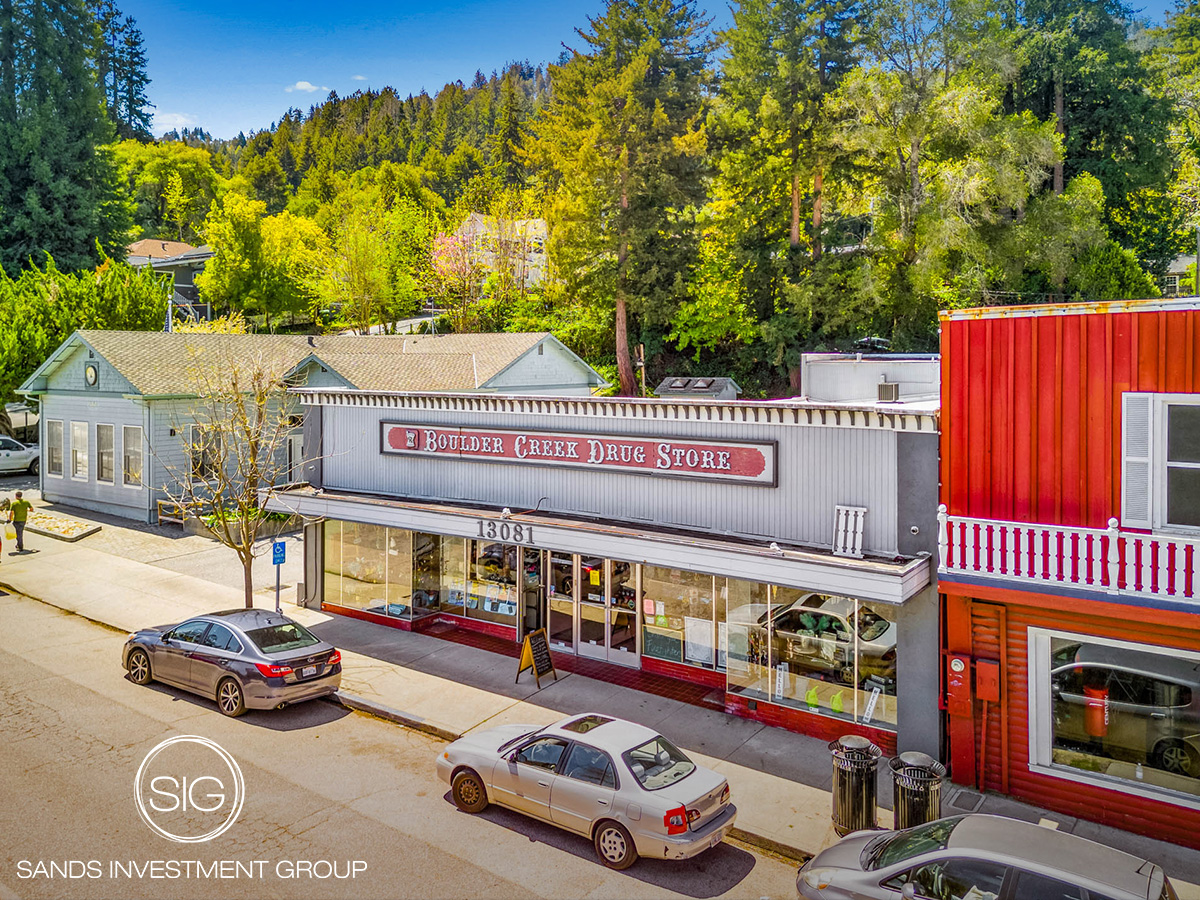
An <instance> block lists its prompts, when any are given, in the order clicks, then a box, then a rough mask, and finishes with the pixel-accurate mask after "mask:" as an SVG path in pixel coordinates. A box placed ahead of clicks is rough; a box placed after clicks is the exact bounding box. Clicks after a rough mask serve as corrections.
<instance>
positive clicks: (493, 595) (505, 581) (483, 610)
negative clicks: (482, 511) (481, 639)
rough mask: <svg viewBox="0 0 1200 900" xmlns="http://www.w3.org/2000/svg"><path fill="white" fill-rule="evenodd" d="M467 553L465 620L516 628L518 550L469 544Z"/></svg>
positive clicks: (491, 545)
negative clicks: (467, 580)
mask: <svg viewBox="0 0 1200 900" xmlns="http://www.w3.org/2000/svg"><path fill="white" fill-rule="evenodd" d="M467 552H468V554H469V556H468V571H469V574H470V581H469V582H468V584H467V616H468V618H472V619H485V620H487V621H489V622H498V623H500V624H502V625H516V624H517V585H518V583H519V574H520V568H519V567H520V561H521V548H520V547H518V546H516V545H515V544H497V543H491V542H488V541H468V542H467Z"/></svg>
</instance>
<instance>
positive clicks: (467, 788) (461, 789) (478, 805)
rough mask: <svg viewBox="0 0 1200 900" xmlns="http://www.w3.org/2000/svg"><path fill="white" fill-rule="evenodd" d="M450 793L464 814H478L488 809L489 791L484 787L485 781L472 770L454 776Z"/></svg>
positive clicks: (465, 770)
mask: <svg viewBox="0 0 1200 900" xmlns="http://www.w3.org/2000/svg"><path fill="white" fill-rule="evenodd" d="M450 793H451V794H452V795H453V797H454V805H455V806H457V807H458V808H459V809H461V810H462V811H463V812H468V813H478V812H483V811H484V810H485V809H487V805H488V798H487V789H486V788H485V787H484V786H483V779H482V778H480V777H479V776H478V775H476V774H475V773H474V772H472V771H471V770H470V769H463V771H461V772H459V773H458V774H457V775H455V776H454V781H453V782H452V783H451V785H450Z"/></svg>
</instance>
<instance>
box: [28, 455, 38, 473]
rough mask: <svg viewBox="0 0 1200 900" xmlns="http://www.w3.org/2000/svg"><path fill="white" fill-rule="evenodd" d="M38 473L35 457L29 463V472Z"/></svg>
mask: <svg viewBox="0 0 1200 900" xmlns="http://www.w3.org/2000/svg"><path fill="white" fill-rule="evenodd" d="M37 473H38V460H37V459H36V458H35V459H33V460H32V461H31V462H30V463H29V474H30V475H36V474H37Z"/></svg>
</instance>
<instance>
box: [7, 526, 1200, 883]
mask: <svg viewBox="0 0 1200 900" xmlns="http://www.w3.org/2000/svg"><path fill="white" fill-rule="evenodd" d="M39 506H41V504H39ZM57 511H58V512H60V513H62V514H67V515H71V516H72V517H73V518H77V519H83V520H85V521H97V522H102V523H103V525H104V531H102V532H101V533H100V534H98V535H96V536H94V537H91V538H87V539H85V540H84V541H82V542H80V543H78V544H67V543H63V542H60V541H56V540H54V539H51V538H46V537H41V536H38V535H27V537H26V547H27V548H28V549H30V550H34V551H37V552H32V553H28V554H18V555H14V554H13V552H12V551H13V546H12V544H11V543H10V542H7V541H6V542H5V543H4V550H3V556H2V557H0V586H3V587H5V588H8V589H10V590H13V591H16V592H19V593H21V594H25V595H26V596H29V597H33V598H36V599H38V600H41V601H43V602H46V603H49V604H51V605H53V606H56V607H59V608H61V609H65V610H68V611H71V612H75V613H78V614H80V615H82V616H86V617H87V618H89V619H92V620H94V621H97V622H100V623H103V624H105V625H109V626H111V627H114V628H118V629H120V630H123V631H134V630H136V629H138V628H144V627H147V626H149V625H164V624H171V623H175V622H178V621H180V620H181V619H183V618H186V617H187V616H190V615H194V614H196V613H199V612H206V611H211V610H214V609H223V608H230V607H238V606H241V605H242V603H243V600H242V591H241V589H240V587H239V585H240V577H241V576H240V569H238V567H237V563H236V561H235V560H234V557H233V553H232V551H229V550H226V549H224V548H217V547H215V546H214V545H213V544H212V542H210V541H207V540H205V539H203V538H194V537H189V538H182V537H179V538H177V537H175V536H174V535H173V533H172V532H170V531H168V530H167V529H157V528H147V527H146V526H128V525H124V524H116V522H115V520H113V519H110V518H108V517H100V516H96V515H92V514H87V513H84V512H82V511H76V510H68V509H61V508H60V509H59V510H57ZM289 544H290V546H289V548H288V550H289V557H291V559H289V566H288V567H287V568H286V569H285V577H286V576H287V574H291V575H292V578H291V581H290V583H289V582H286V581H285V584H284V591H283V606H284V612H285V613H286V614H287V615H289V616H291V617H292V618H295V619H296V620H298V621H301V622H303V623H304V624H305V625H306V626H308V627H309V628H310V629H312V630H313V631H314V632H315V633H317V634H318V635H320V636H321V637H322V638H324V639H325V640H328V641H330V642H331V643H333V644H334V645H336V646H337V647H338V648H339V649H340V650H341V651H342V658H343V675H342V692H341V693H342V696H341V700H342V702H343V703H344V704H345V705H347V706H351V707H354V708H358V709H363V710H365V711H368V712H371V713H374V714H376V715H379V716H381V717H383V718H387V719H391V720H393V721H397V722H400V723H402V724H404V725H407V726H409V727H413V728H418V729H421V730H424V731H426V732H429V733H431V734H433V735H436V736H438V737H441V738H443V739H447V740H451V739H454V738H456V737H458V736H460V735H462V734H466V733H467V732H470V731H473V730H476V729H480V728H490V727H492V726H494V725H499V724H504V723H510V722H528V723H530V724H534V725H540V724H548V723H550V722H553V721H555V720H557V719H559V718H561V717H563V716H564V715H567V714H573V713H579V712H585V711H595V712H602V713H608V714H612V715H616V716H620V717H622V718H626V719H630V720H633V721H637V722H641V723H642V724H644V725H647V726H649V727H652V728H655V729H657V730H659V731H661V732H662V733H664V734H666V735H668V736H669V737H670V738H671V739H672V741H674V742H675V743H676V744H678V745H679V746H680V747H682V748H683V749H685V750H686V751H687V752H688V754H689V755H690V756H692V757H693V758H694V759H696V760H697V761H698V762H700V763H702V764H704V765H706V766H708V767H710V768H712V769H715V770H716V771H718V772H721V773H722V774H723V775H725V777H726V778H728V780H729V784H730V789H731V791H732V794H733V797H734V802H735V803H736V804H737V806H738V825H739V828H740V831H741V834H740V835H739V837H741V838H742V839H744V840H746V841H748V842H749V843H753V844H756V845H758V846H763V847H766V848H768V849H774V850H777V851H782V852H785V853H787V854H789V855H793V856H797V857H799V858H805V857H807V856H809V855H811V854H813V853H815V852H817V851H818V850H820V849H822V848H823V847H825V846H827V845H828V844H829V843H831V842H832V841H834V840H836V835H835V833H834V831H833V828H832V826H831V823H830V810H831V796H830V789H831V786H832V767H831V765H830V760H829V753H828V750H827V747H826V744H825V742H823V741H820V740H817V739H815V738H810V737H806V736H804V735H798V734H794V733H792V732H789V731H784V730H782V729H778V728H772V727H770V726H766V725H763V724H761V723H758V722H753V721H750V720H747V719H742V718H738V717H735V716H729V715H726V714H725V713H723V712H719V711H716V710H712V709H709V708H705V707H700V706H695V705H690V704H688V703H685V702H683V701H680V700H677V699H671V698H668V697H663V696H658V695H655V694H651V693H645V692H643V691H639V690H635V689H632V688H628V687H623V686H620V685H616V684H610V683H608V682H605V681H599V680H596V679H593V678H588V677H585V676H583V675H580V674H574V673H564V672H560V673H559V675H558V680H557V681H555V680H552V679H551V680H548V681H543V682H542V687H541V689H538V688H537V686H536V684H535V682H534V678H533V676H532V673H528V672H527V673H525V674H524V675H522V676H521V679H520V682H519V683H516V684H514V676H515V675H516V669H517V666H516V662H515V660H514V659H512V658H510V657H508V656H503V655H499V654H496V653H491V652H488V651H486V650H481V649H477V648H475V647H472V646H465V645H463V644H460V643H454V642H451V641H448V640H444V639H442V638H439V637H435V636H432V635H428V634H417V633H410V632H402V631H399V630H397V629H393V628H388V627H386V626H382V625H375V624H373V623H369V622H363V621H359V620H357V619H350V618H346V617H343V616H331V615H328V614H326V613H322V612H319V611H316V610H308V609H304V608H301V607H298V606H296V605H295V602H294V598H295V579H296V577H298V575H299V567H298V565H296V563H297V562H298V557H299V556H300V554H299V552H298V551H299V543H298V541H297V540H296V539H292V540H291V541H290V542H289ZM101 548H103V549H101ZM221 560H224V562H223V563H222V562H220V561H221ZM268 563H269V560H268ZM269 568H270V567H269V565H268V566H266V567H264V568H263V571H262V574H261V575H259V574H258V567H257V566H256V582H255V583H256V584H257V585H259V586H260V589H259V590H258V591H256V592H255V596H256V602H257V604H258V605H259V606H262V607H272V606H273V605H274V573H273V572H272V573H270V578H269V584H268V578H267V577H266V576H267V574H268V571H269ZM192 572H195V573H197V574H190V573H192ZM231 573H232V575H231ZM430 777H431V778H432V777H433V774H432V761H431V764H430ZM945 790H946V794H945V796H944V797H943V805H942V808H943V812H944V813H945V814H946V815H951V814H954V813H956V812H988V813H996V814H1000V815H1007V816H1012V817H1015V818H1021V819H1026V820H1029V821H1033V822H1039V821H1042V822H1045V823H1053V824H1055V825H1057V827H1058V829H1059V830H1062V831H1070V832H1072V833H1075V834H1079V835H1081V836H1084V837H1088V838H1091V839H1093V840H1096V841H1100V842H1101V843H1104V844H1107V845H1109V846H1112V847H1116V848H1119V849H1122V850H1127V851H1128V852H1130V853H1134V854H1137V855H1139V856H1144V857H1146V858H1148V859H1152V860H1154V861H1155V862H1158V863H1159V864H1161V865H1162V866H1163V867H1164V868H1165V869H1166V871H1167V873H1168V875H1170V876H1171V878H1172V880H1173V881H1174V882H1175V884H1176V888H1177V890H1178V891H1179V895H1180V897H1181V898H1183V900H1200V887H1197V886H1196V885H1197V884H1198V883H1200V852H1197V851H1193V850H1188V849H1186V848H1182V847H1178V846H1175V845H1173V844H1168V843H1165V842H1161V841H1156V840H1153V839H1149V838H1142V837H1139V836H1136V835H1132V834H1129V833H1127V832H1123V831H1119V830H1117V829H1113V828H1106V827H1103V826H1099V825H1094V824H1092V823H1090V822H1085V821H1082V820H1078V819H1073V818H1071V817H1068V816H1061V815H1058V814H1057V813H1050V812H1047V811H1045V810H1041V809H1038V808H1036V807H1033V806H1028V805H1026V804H1022V803H1017V802H1015V801H1013V800H1010V799H1008V798H1005V797H1000V796H996V795H992V794H980V793H978V792H976V791H973V790H968V789H964V788H959V787H956V786H952V785H949V784H947V785H946V788H945ZM879 798H880V805H881V807H886V808H881V809H880V814H879V824H880V825H881V826H882V827H890V825H891V813H890V812H889V809H890V806H891V780H890V777H888V776H887V769H886V766H881V767H880V776H879Z"/></svg>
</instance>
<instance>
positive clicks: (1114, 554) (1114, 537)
mask: <svg viewBox="0 0 1200 900" xmlns="http://www.w3.org/2000/svg"><path fill="white" fill-rule="evenodd" d="M1119 534H1120V533H1119V532H1118V531H1117V520H1116V519H1109V520H1108V558H1107V560H1106V562H1107V569H1108V592H1109V593H1110V594H1115V593H1116V592H1117V585H1118V584H1119V571H1120V567H1121V545H1120V544H1118V543H1117V541H1118V540H1119Z"/></svg>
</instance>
